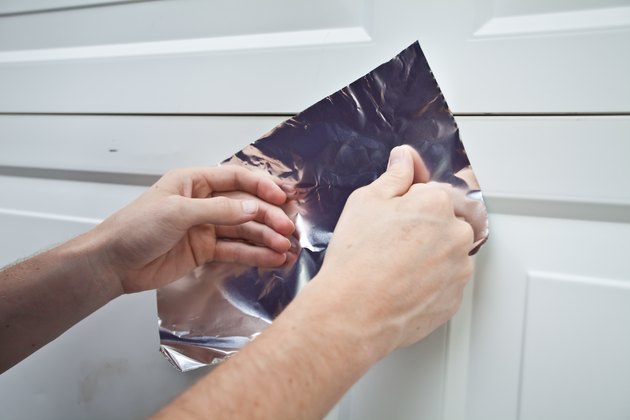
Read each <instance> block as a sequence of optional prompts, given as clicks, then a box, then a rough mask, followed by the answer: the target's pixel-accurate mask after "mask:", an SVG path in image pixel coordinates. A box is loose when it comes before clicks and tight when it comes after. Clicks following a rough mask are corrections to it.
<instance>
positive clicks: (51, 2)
mask: <svg viewBox="0 0 630 420" xmlns="http://www.w3.org/2000/svg"><path fill="white" fill-rule="evenodd" d="M147 1H158V0H2V1H1V2H0V17H3V16H7V15H17V14H26V13H48V12H52V11H61V10H64V11H67V10H69V9H75V8H87V7H99V6H112V5H120V4H122V3H139V2H147Z"/></svg>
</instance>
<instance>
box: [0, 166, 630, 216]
mask: <svg viewBox="0 0 630 420" xmlns="http://www.w3.org/2000/svg"><path fill="white" fill-rule="evenodd" d="M0 175H5V176H15V177H22V178H44V179H48V180H63V181H77V182H97V183H105V184H121V185H137V186H147V187H148V186H150V185H152V184H153V183H155V181H157V180H158V179H159V178H160V177H159V176H157V175H151V174H131V173H112V172H98V171H79V170H65V169H47V168H25V167H12V166H0ZM484 199H485V200H486V203H487V205H488V209H489V211H490V213H496V214H510V215H517V216H531V217H550V218H562V219H574V220H586V221H602V222H618V223H630V203H624V202H604V201H602V202H595V201H587V200H579V199H576V198H573V197H566V198H555V197H554V198H551V197H527V196H507V195H501V194H485V195H484Z"/></svg>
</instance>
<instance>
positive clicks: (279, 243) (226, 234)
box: [216, 221, 291, 253]
mask: <svg viewBox="0 0 630 420" xmlns="http://www.w3.org/2000/svg"><path fill="white" fill-rule="evenodd" d="M216 233H217V237H218V238H219V239H222V238H229V239H241V240H245V241H248V242H252V243H254V244H256V245H262V246H266V247H268V248H271V249H273V250H274V251H276V252H280V253H284V252H287V251H288V250H289V249H290V248H291V241H290V240H289V239H288V238H286V237H285V236H282V235H281V234H279V233H278V232H276V231H275V230H273V229H271V228H270V227H269V226H266V225H263V224H261V223H257V222H253V221H252V222H247V223H243V224H240V225H236V226H217V227H216Z"/></svg>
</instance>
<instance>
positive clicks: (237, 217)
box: [172, 196, 260, 229]
mask: <svg viewBox="0 0 630 420" xmlns="http://www.w3.org/2000/svg"><path fill="white" fill-rule="evenodd" d="M172 197H173V199H174V200H177V203H178V204H177V205H175V206H173V209H172V210H173V212H174V213H175V217H176V220H179V221H181V222H182V223H180V225H184V226H180V227H182V228H184V229H185V228H189V227H191V226H196V225H200V224H213V225H237V224H241V223H245V222H248V221H250V220H254V219H255V218H256V217H259V215H258V213H259V210H260V206H259V201H258V200H254V199H252V200H238V199H233V198H227V197H211V198H186V197H181V196H172Z"/></svg>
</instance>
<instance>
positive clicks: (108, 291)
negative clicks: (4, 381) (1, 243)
mask: <svg viewBox="0 0 630 420" xmlns="http://www.w3.org/2000/svg"><path fill="white" fill-rule="evenodd" d="M99 252H100V244H99V243H98V238H97V237H96V236H95V235H94V234H93V232H89V233H87V234H85V235H82V236H79V237H77V238H75V239H72V240H70V241H68V242H66V243H64V244H62V245H60V246H58V247H56V248H53V249H51V250H49V251H46V252H43V253H41V254H38V255H36V256H34V257H32V258H29V259H27V260H25V261H23V262H20V263H18V264H15V265H13V266H10V267H8V268H6V269H4V270H3V271H0V322H1V324H0V326H1V328H0V342H1V343H2V346H1V348H0V372H4V371H5V370H7V369H8V368H10V367H11V366H13V365H15V364H16V363H18V362H19V361H21V360H22V359H24V358H26V357H27V356H28V355H30V354H31V353H33V352H35V351H36V350H38V349H39V348H40V347H42V346H44V345H45V344H46V343H48V342H50V341H52V340H54V339H55V338H56V337H58V336H59V335H61V334H62V333H63V332H64V331H66V330H67V329H68V328H70V327H71V326H72V325H74V324H75V323H77V322H78V321H80V320H81V319H83V318H84V317H86V316H87V315H89V314H90V313H92V312H93V311H95V310H96V309H98V308H99V307H101V306H103V305H105V304H106V303H107V302H109V301H110V300H111V299H113V298H114V297H116V296H118V295H119V294H120V293H121V291H120V290H119V289H120V286H116V284H115V282H113V281H110V280H112V278H111V276H110V275H109V273H108V271H107V268H102V267H104V266H100V265H98V264H97V263H96V261H98V259H97V258H95V256H96V255H97V254H98V253H99Z"/></svg>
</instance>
